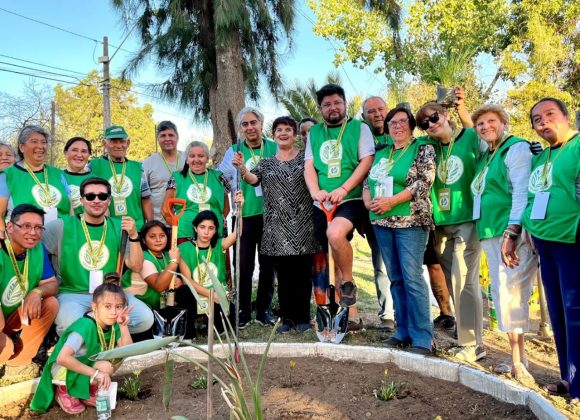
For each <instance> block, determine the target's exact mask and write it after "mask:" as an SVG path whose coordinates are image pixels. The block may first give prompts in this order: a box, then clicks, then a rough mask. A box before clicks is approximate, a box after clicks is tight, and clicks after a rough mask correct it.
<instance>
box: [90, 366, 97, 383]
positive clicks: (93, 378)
mask: <svg viewBox="0 0 580 420" xmlns="http://www.w3.org/2000/svg"><path fill="white" fill-rule="evenodd" d="M98 374H99V369H95V373H93V375H92V376H91V380H90V381H89V383H90V384H92V383H93V381H94V380H95V378H96V377H97V375H98Z"/></svg>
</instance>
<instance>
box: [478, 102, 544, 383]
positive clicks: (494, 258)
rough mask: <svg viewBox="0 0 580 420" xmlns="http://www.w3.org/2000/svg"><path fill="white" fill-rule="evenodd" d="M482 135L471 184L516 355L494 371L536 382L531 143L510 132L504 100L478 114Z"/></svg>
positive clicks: (503, 323)
mask: <svg viewBox="0 0 580 420" xmlns="http://www.w3.org/2000/svg"><path fill="white" fill-rule="evenodd" d="M472 119H473V124H474V126H475V130H476V131H477V135H478V136H479V138H480V139H481V140H484V141H485V142H486V143H487V145H488V147H489V148H488V150H487V151H486V152H485V153H484V154H483V156H482V158H481V160H480V162H479V164H478V166H477V170H476V174H475V178H474V179H473V182H472V183H471V192H472V194H473V219H474V220H475V224H476V227H477V234H478V236H479V240H480V242H481V247H482V248H483V250H484V252H485V256H486V257H487V264H488V268H489V276H490V277H491V291H492V296H493V301H494V302H495V310H496V313H497V320H498V326H499V329H500V331H503V332H505V333H507V335H508V339H509V343H510V346H511V358H510V359H509V360H507V361H505V362H503V363H501V364H500V365H498V366H497V367H496V368H495V369H494V371H495V372H496V373H508V372H511V373H512V376H513V377H514V378H515V379H517V380H518V381H523V382H532V383H533V377H532V376H531V375H530V373H529V372H528V371H527V360H526V357H525V347H524V333H526V332H528V331H529V327H530V325H529V315H530V314H529V305H528V300H529V298H530V296H531V294H532V287H533V285H534V281H535V279H536V276H537V271H538V257H537V255H536V253H535V252H534V251H533V250H532V248H531V247H530V244H529V241H525V240H524V239H523V235H522V233H523V232H522V226H521V219H522V214H523V212H524V209H525V208H526V204H527V195H528V180H529V178H530V168H531V165H532V153H531V152H530V144H529V143H528V142H527V141H526V140H524V139H522V138H519V137H516V136H513V135H510V134H509V133H508V128H509V126H508V124H509V117H508V114H507V112H506V111H505V110H504V109H503V108H502V107H501V106H499V105H484V106H482V107H481V108H479V109H478V110H477V111H475V112H474V113H473V116H472Z"/></svg>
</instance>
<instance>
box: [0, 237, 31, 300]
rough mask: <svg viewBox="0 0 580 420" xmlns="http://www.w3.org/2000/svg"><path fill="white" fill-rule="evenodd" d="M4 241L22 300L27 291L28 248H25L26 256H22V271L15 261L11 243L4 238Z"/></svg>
mask: <svg viewBox="0 0 580 420" xmlns="http://www.w3.org/2000/svg"><path fill="white" fill-rule="evenodd" d="M4 242H5V243H6V250H7V251H8V256H9V257H10V262H11V263H12V268H13V269H14V274H15V275H16V281H17V282H18V286H20V290H21V291H22V300H24V297H25V296H26V292H28V250H26V257H24V268H23V270H22V273H21V272H20V269H19V268H18V262H17V261H16V255H14V249H12V244H11V243H10V241H9V240H8V238H6V240H5V241H4Z"/></svg>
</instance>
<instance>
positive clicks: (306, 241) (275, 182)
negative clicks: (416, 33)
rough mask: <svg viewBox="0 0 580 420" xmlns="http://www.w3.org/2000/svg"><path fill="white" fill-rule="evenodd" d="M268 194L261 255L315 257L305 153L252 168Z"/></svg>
mask: <svg viewBox="0 0 580 420" xmlns="http://www.w3.org/2000/svg"><path fill="white" fill-rule="evenodd" d="M252 173H253V174H255V175H256V176H257V177H258V179H259V180H260V182H261V184H262V190H263V194H264V233H263V235H262V245H261V252H262V254H264V255H269V256H289V255H305V254H314V253H316V252H317V251H319V247H318V245H317V243H316V241H315V239H314V226H313V224H312V198H311V197H310V193H309V192H308V188H307V187H306V181H305V180H304V152H303V151H301V152H299V153H298V154H297V155H296V157H294V158H293V159H291V160H287V161H283V160H278V159H276V157H270V158H266V159H263V160H262V161H260V163H259V164H258V165H257V166H256V167H255V168H254V169H252Z"/></svg>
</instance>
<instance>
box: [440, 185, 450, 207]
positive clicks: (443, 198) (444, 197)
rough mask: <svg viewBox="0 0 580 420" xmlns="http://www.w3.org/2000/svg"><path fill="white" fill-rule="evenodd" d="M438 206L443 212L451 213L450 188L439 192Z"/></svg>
mask: <svg viewBox="0 0 580 420" xmlns="http://www.w3.org/2000/svg"><path fill="white" fill-rule="evenodd" d="M437 204H438V205H439V210H441V211H449V210H450V209H451V191H450V190H449V188H441V189H440V190H439V191H437Z"/></svg>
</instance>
